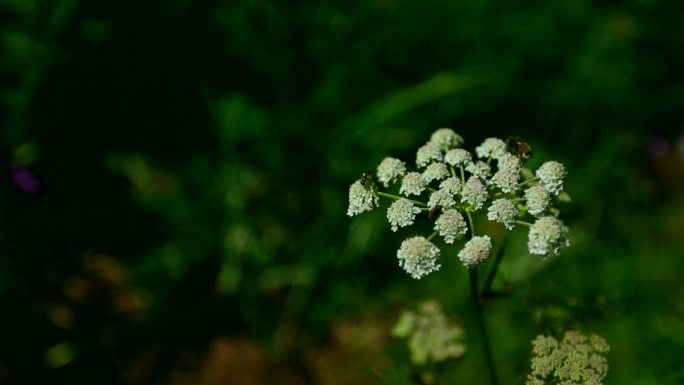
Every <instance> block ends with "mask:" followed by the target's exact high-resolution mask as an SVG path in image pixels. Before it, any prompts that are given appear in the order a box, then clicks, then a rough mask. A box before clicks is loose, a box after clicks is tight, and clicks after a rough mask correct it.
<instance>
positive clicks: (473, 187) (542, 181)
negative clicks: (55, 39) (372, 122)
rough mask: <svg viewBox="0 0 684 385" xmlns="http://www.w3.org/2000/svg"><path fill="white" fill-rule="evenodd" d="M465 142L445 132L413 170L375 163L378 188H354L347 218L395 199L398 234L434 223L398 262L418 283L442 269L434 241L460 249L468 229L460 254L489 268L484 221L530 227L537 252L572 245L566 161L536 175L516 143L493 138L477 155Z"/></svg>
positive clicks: (393, 222)
mask: <svg viewBox="0 0 684 385" xmlns="http://www.w3.org/2000/svg"><path fill="white" fill-rule="evenodd" d="M463 144H464V141H463V138H462V137H461V136H460V135H458V134H457V133H455V132H454V131H453V130H452V129H449V128H441V129H438V130H436V131H435V132H434V133H433V134H432V135H431V136H430V140H429V141H428V142H427V143H425V144H424V145H423V146H421V147H420V148H419V149H418V151H417V152H416V167H415V168H413V169H410V168H409V167H408V166H407V164H406V163H405V162H404V161H402V160H399V159H396V158H392V157H385V158H383V159H382V161H381V162H380V164H379V165H378V166H377V173H376V175H377V180H378V183H377V184H375V183H374V182H373V179H372V177H370V176H369V175H368V174H366V175H364V177H362V178H361V179H359V180H358V181H356V182H354V184H352V185H351V187H350V188H349V206H348V209H347V214H348V215H349V216H353V215H357V214H360V213H363V212H366V211H371V210H373V209H374V208H376V207H378V200H379V197H383V198H388V199H390V200H392V204H391V205H390V206H389V207H388V208H387V220H388V222H389V224H390V227H391V229H392V231H399V230H400V229H402V228H404V227H408V226H411V225H413V224H415V223H417V222H419V221H421V220H428V221H432V222H434V223H433V224H432V228H433V229H434V232H433V233H432V234H424V236H414V237H413V238H409V239H407V240H406V241H404V243H402V245H401V247H400V249H399V251H398V253H397V256H398V258H399V265H400V266H401V267H402V268H403V269H404V270H406V271H407V272H408V273H409V274H410V275H411V276H412V277H414V278H421V277H423V276H425V275H427V274H429V273H431V272H432V271H436V270H437V269H439V264H438V263H437V257H438V256H439V252H440V251H439V248H438V245H439V244H437V245H435V244H433V243H432V242H431V240H433V238H435V237H436V236H438V235H439V239H436V240H434V241H439V242H443V243H447V244H453V243H456V244H458V242H462V241H460V240H461V239H462V238H464V235H466V234H468V232H469V234H468V238H469V240H467V242H464V243H463V244H462V246H461V250H460V252H459V253H458V256H459V258H460V259H461V261H462V263H463V264H464V265H465V266H466V267H468V268H471V267H476V266H478V265H480V264H482V263H484V262H485V261H486V260H487V259H488V257H489V254H490V252H491V249H492V239H491V238H489V236H487V235H485V234H483V233H479V232H477V230H479V229H482V228H488V227H487V226H483V227H481V226H480V225H479V224H478V222H479V221H481V220H482V219H483V218H486V219H485V220H488V221H491V222H496V223H498V224H500V225H502V226H503V227H504V228H505V229H506V230H513V229H514V228H515V227H516V226H527V227H528V228H529V232H528V242H527V245H528V248H529V252H530V253H531V254H537V255H540V256H542V257H547V256H550V255H555V254H558V253H559V252H560V250H561V248H563V247H565V246H567V245H569V241H568V234H567V233H568V230H567V228H566V227H565V225H564V224H563V222H562V221H561V220H560V219H558V216H559V214H560V211H559V210H558V208H557V207H556V205H557V203H562V202H567V201H569V195H568V194H567V193H566V192H565V191H563V179H564V177H565V175H566V170H565V167H564V166H563V165H562V164H561V163H559V162H556V161H547V162H545V163H543V164H542V166H541V167H539V168H538V169H537V170H536V171H535V170H530V169H528V168H526V167H524V164H525V162H526V161H527V160H528V159H529V154H530V153H531V151H528V152H526V153H525V154H527V156H524V155H525V154H521V153H520V151H519V146H518V147H514V146H512V145H511V139H510V138H509V140H508V142H506V141H504V140H501V139H499V138H493V137H491V138H487V139H485V140H484V142H482V143H481V144H480V145H478V146H476V147H475V151H474V153H473V152H470V151H468V150H466V149H465V148H462V146H463ZM528 147H529V146H528ZM475 155H476V156H475ZM379 188H386V189H389V188H391V189H394V192H392V191H378V189H379ZM397 190H398V193H397V192H396V191H397ZM483 214H484V215H483ZM466 218H467V219H468V220H467V221H466ZM473 228H474V229H475V230H473ZM468 229H470V231H468Z"/></svg>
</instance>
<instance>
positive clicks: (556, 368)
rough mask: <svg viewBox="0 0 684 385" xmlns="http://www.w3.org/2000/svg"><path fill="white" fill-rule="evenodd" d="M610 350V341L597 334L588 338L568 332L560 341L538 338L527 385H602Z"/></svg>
mask: <svg viewBox="0 0 684 385" xmlns="http://www.w3.org/2000/svg"><path fill="white" fill-rule="evenodd" d="M609 350H610V346H608V344H607V343H606V340H604V339H603V338H602V337H600V336H598V335H595V334H593V335H591V336H589V337H586V336H584V335H583V334H581V333H579V332H576V331H568V332H566V333H565V336H564V337H563V339H562V340H561V341H560V342H559V341H558V340H556V339H555V338H553V337H551V336H543V335H540V336H537V338H535V339H534V341H532V354H533V356H532V362H531V373H530V374H529V375H528V376H527V382H526V384H527V385H543V384H549V383H552V382H553V383H559V384H568V385H575V384H577V385H580V384H594V385H601V384H602V383H603V378H604V377H605V376H606V374H607V373H608V360H606V358H605V357H604V355H605V354H606V353H607V352H608V351H609ZM556 381H557V382H556Z"/></svg>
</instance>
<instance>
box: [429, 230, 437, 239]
mask: <svg viewBox="0 0 684 385" xmlns="http://www.w3.org/2000/svg"><path fill="white" fill-rule="evenodd" d="M435 235H437V232H436V231H435V232H433V233H432V234H430V236H429V237H427V240H428V241H429V240H431V239H432V238H434V237H435Z"/></svg>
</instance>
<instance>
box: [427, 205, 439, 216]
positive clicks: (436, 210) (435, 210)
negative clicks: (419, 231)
mask: <svg viewBox="0 0 684 385" xmlns="http://www.w3.org/2000/svg"><path fill="white" fill-rule="evenodd" d="M441 213H442V206H440V205H437V206H435V207H433V208H431V209H430V211H428V219H434V218H436V217H437V216H439V214H441Z"/></svg>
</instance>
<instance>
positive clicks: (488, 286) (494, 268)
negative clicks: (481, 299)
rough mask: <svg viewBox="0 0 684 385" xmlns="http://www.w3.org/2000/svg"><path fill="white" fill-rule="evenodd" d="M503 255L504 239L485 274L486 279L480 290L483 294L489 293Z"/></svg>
mask: <svg viewBox="0 0 684 385" xmlns="http://www.w3.org/2000/svg"><path fill="white" fill-rule="evenodd" d="M505 253H506V239H504V241H503V243H502V244H501V247H500V248H499V251H497V252H496V258H495V259H494V264H493V265H492V267H491V268H490V269H489V273H488V274H487V278H486V279H485V282H484V287H483V288H482V293H483V294H487V293H489V291H490V290H491V289H492V284H493V283H494V278H496V273H497V272H498V270H499V265H501V261H502V260H503V256H504V254H505Z"/></svg>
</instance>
